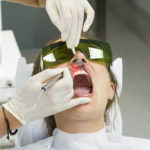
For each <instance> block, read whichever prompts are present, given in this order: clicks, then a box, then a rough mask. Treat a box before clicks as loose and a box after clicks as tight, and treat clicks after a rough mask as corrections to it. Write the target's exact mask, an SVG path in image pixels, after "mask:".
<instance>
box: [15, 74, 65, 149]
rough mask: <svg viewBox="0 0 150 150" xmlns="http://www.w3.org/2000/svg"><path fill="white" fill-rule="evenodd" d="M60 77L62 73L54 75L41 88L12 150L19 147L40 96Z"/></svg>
mask: <svg viewBox="0 0 150 150" xmlns="http://www.w3.org/2000/svg"><path fill="white" fill-rule="evenodd" d="M62 77H63V73H60V74H58V75H56V76H55V77H53V78H52V79H51V80H50V81H49V82H48V83H47V84H46V85H45V86H43V87H42V88H41V92H40V94H39V96H38V97H37V99H36V100H35V104H34V106H33V108H32V111H31V113H30V114H29V116H28V119H27V121H26V124H25V125H24V127H23V129H22V130H21V133H20V136H19V138H18V139H17V142H16V145H15V148H14V150H17V148H18V145H19V143H20V140H21V138H22V136H23V133H24V131H25V130H26V128H27V126H28V124H29V122H30V120H31V117H32V115H33V113H34V111H35V108H36V106H37V104H38V103H39V101H40V98H41V96H42V95H43V93H44V92H45V91H46V90H47V89H48V88H50V87H51V86H53V85H54V84H55V83H56V82H57V81H58V80H59V79H60V78H62Z"/></svg>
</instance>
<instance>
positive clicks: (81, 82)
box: [55, 51, 114, 122]
mask: <svg viewBox="0 0 150 150" xmlns="http://www.w3.org/2000/svg"><path fill="white" fill-rule="evenodd" d="M77 57H78V59H79V60H83V61H84V66H83V67H81V68H80V69H79V71H78V72H76V73H74V72H73V71H72V69H73V68H72V66H73V61H74V59H75V58H73V59H72V60H70V62H67V63H64V64H61V65H59V66H57V67H59V68H64V67H68V68H69V69H70V73H71V75H72V78H73V85H74V97H73V98H78V97H89V98H90V99H91V102H90V103H87V104H82V105H79V106H76V107H74V108H71V109H68V110H65V111H63V112H60V113H58V114H56V115H55V119H56V120H57V119H59V118H64V119H65V118H66V119H73V120H87V119H96V118H99V117H101V118H103V117H104V111H105V108H106V105H107V101H108V99H112V98H113V96H114V85H113V83H112V82H111V81H110V78H109V74H108V71H107V68H106V67H105V65H104V64H98V63H94V62H90V61H88V60H87V59H86V57H85V56H84V55H83V54H82V53H81V52H80V51H77ZM56 122H57V121H56Z"/></svg>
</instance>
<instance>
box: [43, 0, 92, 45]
mask: <svg viewBox="0 0 150 150" xmlns="http://www.w3.org/2000/svg"><path fill="white" fill-rule="evenodd" d="M46 10H47V13H48V15H49V17H50V19H51V21H52V23H53V24H54V25H55V26H56V27H57V28H58V30H59V31H60V32H61V39H62V40H63V41H66V43H67V47H68V48H72V47H77V46H78V44H79V40H80V35H81V32H82V28H83V31H84V32H86V31H87V30H88V29H89V27H90V26H91V24H92V22H93V20H94V10H93V8H92V7H91V5H90V4H89V3H88V1H87V0H46ZM84 13H86V14H87V18H86V20H85V23H84V25H83V21H84Z"/></svg>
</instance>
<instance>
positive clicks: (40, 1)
mask: <svg viewBox="0 0 150 150" xmlns="http://www.w3.org/2000/svg"><path fill="white" fill-rule="evenodd" d="M4 1H6V2H14V3H19V4H23V5H27V6H32V7H43V8H45V5H46V0H4Z"/></svg>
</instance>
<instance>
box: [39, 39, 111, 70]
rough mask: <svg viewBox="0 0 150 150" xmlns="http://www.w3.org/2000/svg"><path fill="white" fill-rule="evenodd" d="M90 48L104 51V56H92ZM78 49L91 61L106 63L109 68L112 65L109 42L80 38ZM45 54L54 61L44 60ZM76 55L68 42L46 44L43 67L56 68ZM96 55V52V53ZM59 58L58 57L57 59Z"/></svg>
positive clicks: (42, 56) (43, 51)
mask: <svg viewBox="0 0 150 150" xmlns="http://www.w3.org/2000/svg"><path fill="white" fill-rule="evenodd" d="M89 48H93V49H97V50H101V51H102V52H103V56H104V57H103V58H95V59H91V58H90V52H89ZM75 50H76V51H80V52H82V53H83V54H84V55H85V57H86V58H87V59H88V60H89V61H93V62H97V63H105V64H106V66H107V67H108V68H110V66H111V65H112V52H111V47H110V45H109V44H108V43H107V42H102V41H97V40H92V39H80V43H79V45H78V47H76V48H75ZM45 56H49V58H50V59H51V60H52V61H50V62H49V61H47V60H44V58H45ZM73 57H74V54H73V52H72V50H71V49H68V48H67V46H66V42H62V41H60V42H57V43H53V44H50V45H48V46H45V47H43V48H42V53H41V69H42V70H44V69H47V68H54V67H56V66H57V65H59V64H62V63H65V62H68V61H70V60H71V59H72V58H73ZM94 57H95V54H94ZM56 58H57V59H56Z"/></svg>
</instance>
